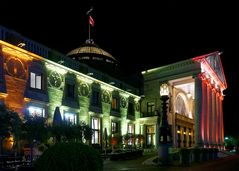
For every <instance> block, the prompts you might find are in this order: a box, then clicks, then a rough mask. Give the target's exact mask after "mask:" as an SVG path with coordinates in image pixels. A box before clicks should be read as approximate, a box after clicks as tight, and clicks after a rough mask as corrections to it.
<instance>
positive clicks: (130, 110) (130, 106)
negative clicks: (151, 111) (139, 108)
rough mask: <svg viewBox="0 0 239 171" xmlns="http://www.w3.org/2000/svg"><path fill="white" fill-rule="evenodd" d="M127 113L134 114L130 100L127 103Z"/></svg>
mask: <svg viewBox="0 0 239 171" xmlns="http://www.w3.org/2000/svg"><path fill="white" fill-rule="evenodd" d="M128 114H129V115H134V104H133V103H132V102H129V105H128Z"/></svg>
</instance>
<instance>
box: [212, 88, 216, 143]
mask: <svg viewBox="0 0 239 171" xmlns="http://www.w3.org/2000/svg"><path fill="white" fill-rule="evenodd" d="M211 108H212V120H211V135H212V146H213V147H214V145H215V144H216V129H215V124H216V120H215V115H216V94H215V87H212V106H211Z"/></svg>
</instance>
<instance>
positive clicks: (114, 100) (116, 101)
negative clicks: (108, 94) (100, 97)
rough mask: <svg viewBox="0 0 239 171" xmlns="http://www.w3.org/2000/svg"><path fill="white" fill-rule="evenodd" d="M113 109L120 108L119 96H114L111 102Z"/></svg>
mask: <svg viewBox="0 0 239 171" xmlns="http://www.w3.org/2000/svg"><path fill="white" fill-rule="evenodd" d="M111 108H112V110H118V109H119V100H118V98H117V97H113V98H112V104H111Z"/></svg>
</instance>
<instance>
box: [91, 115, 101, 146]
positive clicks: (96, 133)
mask: <svg viewBox="0 0 239 171" xmlns="http://www.w3.org/2000/svg"><path fill="white" fill-rule="evenodd" d="M91 127H92V131H93V136H92V142H91V143H92V144H99V143H100V119H99V118H92V119H91Z"/></svg>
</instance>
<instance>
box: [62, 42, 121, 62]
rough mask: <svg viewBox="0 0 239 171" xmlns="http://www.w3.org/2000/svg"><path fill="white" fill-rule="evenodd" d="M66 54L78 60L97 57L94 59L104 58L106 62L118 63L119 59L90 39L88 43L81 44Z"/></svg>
mask: <svg viewBox="0 0 239 171" xmlns="http://www.w3.org/2000/svg"><path fill="white" fill-rule="evenodd" d="M66 56H68V57H72V58H73V59H78V60H83V59H87V58H85V57H96V58H92V60H99V58H102V59H105V61H106V62H110V63H117V60H116V59H115V58H114V57H113V56H112V55H111V54H110V53H108V52H106V51H105V50H103V49H101V48H100V47H99V46H98V45H96V44H95V43H94V42H88V41H86V43H85V44H83V45H81V46H80V47H78V48H76V49H73V50H71V51H70V52H69V53H67V54H66ZM97 57H98V58H97Z"/></svg>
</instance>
